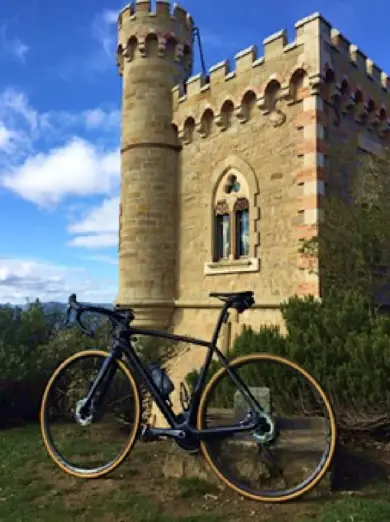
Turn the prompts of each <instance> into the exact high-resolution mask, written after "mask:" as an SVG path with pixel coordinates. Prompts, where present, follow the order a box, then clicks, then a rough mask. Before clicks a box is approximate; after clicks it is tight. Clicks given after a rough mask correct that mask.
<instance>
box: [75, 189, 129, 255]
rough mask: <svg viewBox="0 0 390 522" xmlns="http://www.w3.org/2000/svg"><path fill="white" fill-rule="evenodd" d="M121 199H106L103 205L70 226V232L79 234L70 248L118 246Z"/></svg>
mask: <svg viewBox="0 0 390 522" xmlns="http://www.w3.org/2000/svg"><path fill="white" fill-rule="evenodd" d="M118 228H119V197H113V198H110V199H105V200H104V201H103V203H102V204H101V205H100V206H99V207H96V208H94V209H92V210H90V211H89V212H88V213H86V214H85V215H84V217H83V218H82V219H81V220H80V221H79V222H77V223H73V224H72V225H70V226H69V228H68V232H70V233H71V234H77V235H76V237H75V238H73V239H72V240H71V241H70V242H69V245H70V246H75V247H83V248H89V249H98V248H111V247H117V246H118Z"/></svg>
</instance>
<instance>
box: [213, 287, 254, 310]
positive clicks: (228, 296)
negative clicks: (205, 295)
mask: <svg viewBox="0 0 390 522" xmlns="http://www.w3.org/2000/svg"><path fill="white" fill-rule="evenodd" d="M210 297H216V298H217V299H220V300H221V301H223V302H224V303H227V305H228V306H229V307H230V308H234V309H236V310H237V311H238V313H242V312H244V311H245V310H247V309H248V308H251V306H252V305H254V304H255V299H254V293H253V292H250V291H246V292H211V293H210Z"/></svg>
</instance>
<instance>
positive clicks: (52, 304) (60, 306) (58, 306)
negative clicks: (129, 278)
mask: <svg viewBox="0 0 390 522" xmlns="http://www.w3.org/2000/svg"><path fill="white" fill-rule="evenodd" d="M88 304H89V303H88ZM90 304H91V305H93V306H101V307H103V308H111V309H112V308H114V305H113V304H112V303H90ZM41 305H42V306H43V308H44V310H45V311H47V312H52V311H54V310H61V311H62V310H63V311H64V313H65V312H66V308H67V306H68V303H61V302H59V301H48V302H46V303H41ZM0 306H9V303H0ZM12 306H13V307H14V308H21V309H22V310H26V308H28V303H24V304H17V305H12Z"/></svg>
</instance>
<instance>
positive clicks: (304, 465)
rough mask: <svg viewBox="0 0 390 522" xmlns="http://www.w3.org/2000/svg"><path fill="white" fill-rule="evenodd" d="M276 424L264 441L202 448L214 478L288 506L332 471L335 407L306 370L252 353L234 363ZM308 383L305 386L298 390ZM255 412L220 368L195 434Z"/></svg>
mask: <svg viewBox="0 0 390 522" xmlns="http://www.w3.org/2000/svg"><path fill="white" fill-rule="evenodd" d="M229 366H230V368H233V369H234V370H235V371H236V372H237V374H238V375H239V376H240V377H241V379H242V381H243V382H244V383H245V385H246V386H247V387H248V388H250V390H251V391H252V393H253V394H254V396H255V397H256V399H257V400H258V401H259V403H260V405H261V406H262V407H263V408H264V409H265V411H266V412H268V413H269V414H270V416H271V419H272V420H273V423H274V426H275V427H276V432H275V434H274V436H273V437H272V438H271V439H270V440H269V441H267V442H264V439H262V437H263V436H264V433H266V432H267V431H268V430H269V427H267V429H266V430H264V429H263V431H261V430H259V429H258V430H257V431H252V432H246V433H240V434H238V433H236V434H234V435H230V436H229V437H228V436H223V437H213V438H212V439H207V440H204V441H202V442H201V450H202V453H203V455H204V457H205V459H206V461H207V462H208V464H209V465H210V467H211V469H212V470H213V471H214V473H215V474H216V475H217V476H218V477H219V478H220V479H221V481H222V482H224V483H225V484H226V485H227V486H229V487H230V488H231V489H233V490H234V491H236V492H237V493H239V494H240V495H243V496H245V497H247V498H249V499H251V500H257V501H262V502H285V501H288V500H293V499H296V498H298V497H300V496H301V495H303V494H305V493H308V492H309V491H310V490H312V489H313V488H314V487H315V486H316V485H317V484H318V483H319V482H320V480H321V479H322V478H323V477H324V475H325V473H326V472H327V471H328V469H329V467H330V465H331V462H332V458H333V455H334V452H335V447H336V423H335V417H334V413H333V410H332V407H331V405H330V402H329V400H328V398H327V396H326V394H325V393H324V391H323V390H322V388H321V387H320V385H319V384H318V383H317V381H316V380H315V379H314V378H313V377H312V376H311V375H310V374H308V373H307V372H306V371H305V370H304V369H303V368H301V367H300V366H299V365H297V364H296V363H293V362H291V361H289V360H287V359H284V358H283V357H279V356H275V355H271V354H253V355H248V356H244V357H239V358H237V359H235V360H233V361H231V362H230V363H229ZM301 384H302V385H303V386H302V388H300V385H301ZM250 411H251V408H250V406H249V405H248V404H247V403H246V402H245V400H244V399H243V397H242V395H241V393H240V392H239V391H238V388H237V385H236V384H234V382H233V381H232V379H231V377H230V376H229V374H228V373H227V371H226V370H225V369H224V368H222V369H220V370H219V371H218V372H217V373H216V374H214V375H213V376H212V378H211V380H210V381H209V382H208V384H207V385H206V388H205V390H204V392H203V395H202V398H201V401H200V405H199V410H198V428H199V429H207V428H216V427H222V426H237V425H238V423H239V422H240V421H242V420H243V419H244V417H245V415H247V414H249V413H250Z"/></svg>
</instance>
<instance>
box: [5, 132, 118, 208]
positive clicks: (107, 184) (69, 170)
mask: <svg viewBox="0 0 390 522" xmlns="http://www.w3.org/2000/svg"><path fill="white" fill-rule="evenodd" d="M119 173H120V156H119V151H118V150H115V151H112V150H105V149H100V148H98V147H96V146H95V145H93V144H92V143H89V142H88V141H85V140H83V139H81V138H74V139H72V140H71V141H70V142H68V143H67V144H65V145H64V146H62V147H58V148H55V149H52V150H50V151H49V152H48V153H38V154H35V155H33V156H31V157H28V158H27V159H26V161H25V162H24V163H23V164H22V165H19V166H17V167H14V168H13V169H12V170H11V171H9V172H4V171H3V172H2V173H1V174H0V180H1V184H2V185H3V187H5V188H7V189H9V190H12V191H13V192H15V193H17V194H18V195H19V196H21V197H22V198H24V199H26V200H28V201H32V202H34V203H36V204H37V205H39V206H41V207H52V206H53V205H56V204H58V203H60V202H61V201H62V200H63V199H64V198H66V197H68V196H78V197H82V196H89V195H93V194H109V193H111V192H112V191H113V190H114V189H116V188H117V186H118V183H119Z"/></svg>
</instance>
